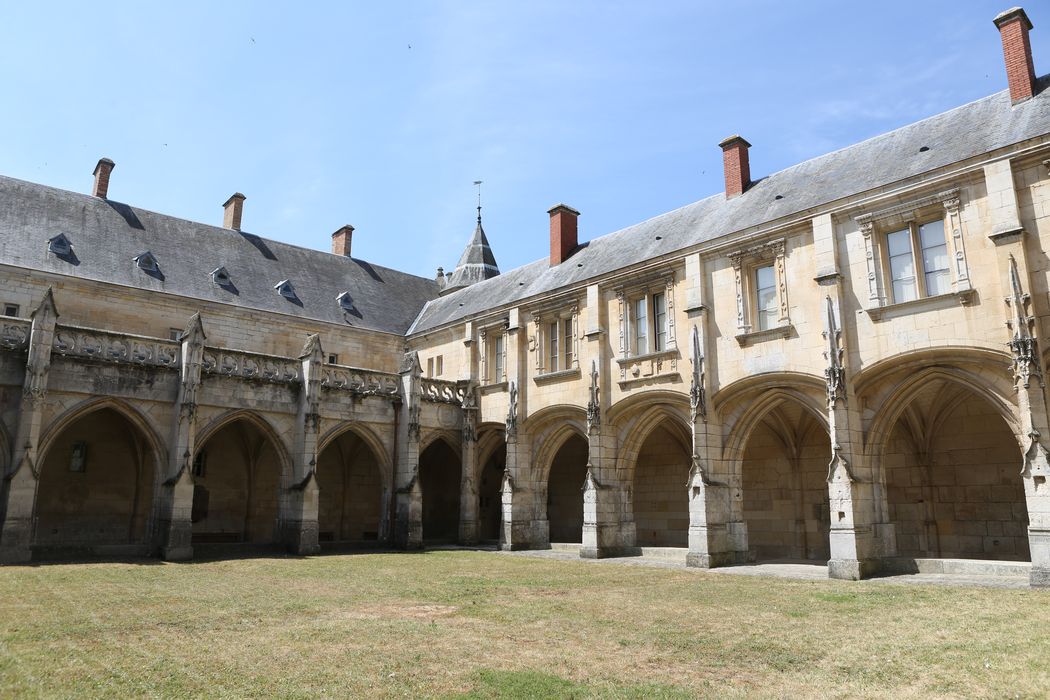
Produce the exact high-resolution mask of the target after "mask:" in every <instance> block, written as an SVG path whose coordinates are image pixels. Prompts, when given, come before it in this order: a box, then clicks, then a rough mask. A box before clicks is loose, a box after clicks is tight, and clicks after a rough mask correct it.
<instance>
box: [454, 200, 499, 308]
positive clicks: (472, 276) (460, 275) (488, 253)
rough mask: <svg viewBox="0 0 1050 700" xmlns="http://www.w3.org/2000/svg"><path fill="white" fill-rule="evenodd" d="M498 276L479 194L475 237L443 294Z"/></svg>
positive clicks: (464, 252) (497, 267) (472, 238)
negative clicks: (484, 226) (482, 219)
mask: <svg viewBox="0 0 1050 700" xmlns="http://www.w3.org/2000/svg"><path fill="white" fill-rule="evenodd" d="M475 184H477V183H475ZM498 274H499V266H498V265H496V257H495V256H494V255H493V254H492V248H490V247H489V239H488V238H486V237H485V229H483V228H482V227H481V194H480V192H479V194H478V225H477V226H476V227H475V228H474V235H473V236H472V237H471V239H470V243H468V244H467V248H466V250H464V251H463V255H462V256H461V257H460V259H459V264H458V265H456V269H455V270H454V271H453V272H452V276H451V277H450V278H449V280H448V283H447V284H446V285H445V288H444V290H442V293H447V292H451V291H453V290H456V289H462V288H463V287H469V286H470V285H472V284H475V283H477V282H481V281H482V280H487V279H490V278H492V277H495V276H496V275H498Z"/></svg>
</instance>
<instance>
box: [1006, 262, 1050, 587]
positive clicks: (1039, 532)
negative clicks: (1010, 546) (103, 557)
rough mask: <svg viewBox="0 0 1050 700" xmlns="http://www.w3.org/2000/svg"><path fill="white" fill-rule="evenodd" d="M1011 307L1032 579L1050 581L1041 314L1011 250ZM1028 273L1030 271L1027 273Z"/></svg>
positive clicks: (1049, 456) (1049, 466)
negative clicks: (1034, 310) (1037, 315)
mask: <svg viewBox="0 0 1050 700" xmlns="http://www.w3.org/2000/svg"><path fill="white" fill-rule="evenodd" d="M1008 261H1009V274H1010V296H1009V297H1008V298H1007V303H1008V304H1009V306H1010V310H1011V312H1012V313H1011V316H1012V318H1011V319H1010V320H1009V321H1008V322H1007V325H1008V327H1009V328H1010V330H1011V331H1012V337H1011V339H1010V342H1009V343H1008V345H1009V347H1010V351H1011V353H1012V354H1013V356H1014V362H1013V371H1014V386H1015V388H1016V390H1017V408H1018V418H1019V419H1020V420H1019V423H1020V427H1021V432H1022V434H1023V435H1024V437H1025V440H1026V443H1027V446H1026V448H1025V451H1024V460H1023V466H1022V468H1021V478H1022V479H1023V480H1024V492H1025V502H1026V505H1027V507H1028V542H1029V548H1030V550H1031V556H1032V571H1031V574H1030V583H1031V584H1032V585H1033V586H1040V587H1047V586H1050V484H1048V483H1047V480H1048V478H1050V453H1048V452H1047V448H1046V442H1045V440H1046V437H1045V436H1048V435H1050V422H1048V420H1047V407H1046V389H1045V382H1044V379H1043V378H1044V376H1045V373H1044V369H1043V361H1042V359H1041V354H1040V352H1039V343H1038V341H1037V331H1036V319H1035V317H1034V316H1033V315H1031V314H1030V313H1029V312H1030V308H1029V304H1030V303H1031V298H1030V297H1029V295H1028V294H1026V293H1025V292H1024V289H1023V287H1022V282H1021V274H1020V272H1019V271H1018V265H1017V260H1016V259H1015V258H1014V256H1013V255H1008ZM1026 277H1027V275H1026Z"/></svg>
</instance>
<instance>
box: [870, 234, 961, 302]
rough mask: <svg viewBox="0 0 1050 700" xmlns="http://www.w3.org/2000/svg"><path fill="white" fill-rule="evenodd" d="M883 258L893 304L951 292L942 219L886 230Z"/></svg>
mask: <svg viewBox="0 0 1050 700" xmlns="http://www.w3.org/2000/svg"><path fill="white" fill-rule="evenodd" d="M886 257H887V260H888V261H889V271H890V287H891V290H892V295H893V299H892V300H893V303H895V304H900V303H902V302H905V301H913V300H915V299H918V298H919V297H932V296H937V295H938V294H948V293H949V292H951V284H952V278H951V273H950V271H949V270H948V245H947V242H946V241H945V238H944V221H943V220H940V219H936V220H934V221H929V222H926V223H924V224H920V225H915V224H910V225H909V226H908V228H904V229H901V230H900V231H892V232H890V233H887V234H886Z"/></svg>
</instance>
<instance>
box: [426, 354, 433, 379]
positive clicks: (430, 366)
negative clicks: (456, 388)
mask: <svg viewBox="0 0 1050 700" xmlns="http://www.w3.org/2000/svg"><path fill="white" fill-rule="evenodd" d="M427 376H428V377H433V376H434V358H433V357H428V358H427Z"/></svg>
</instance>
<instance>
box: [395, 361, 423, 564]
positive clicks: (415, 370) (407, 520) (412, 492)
mask: <svg viewBox="0 0 1050 700" xmlns="http://www.w3.org/2000/svg"><path fill="white" fill-rule="evenodd" d="M400 373H401V407H400V408H399V409H398V412H399V413H398V423H397V464H395V465H394V545H395V546H397V547H400V548H402V549H420V548H421V547H422V546H423V491H422V489H421V488H420V485H419V433H420V423H419V421H420V412H421V408H422V400H423V399H422V397H421V395H420V386H419V385H420V379H421V377H422V375H423V368H422V367H420V365H419V353H417V352H416V351H414V350H413V351H411V352H408V353H405V357H404V360H403V361H402V362H401V370H400Z"/></svg>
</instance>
